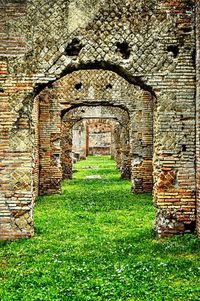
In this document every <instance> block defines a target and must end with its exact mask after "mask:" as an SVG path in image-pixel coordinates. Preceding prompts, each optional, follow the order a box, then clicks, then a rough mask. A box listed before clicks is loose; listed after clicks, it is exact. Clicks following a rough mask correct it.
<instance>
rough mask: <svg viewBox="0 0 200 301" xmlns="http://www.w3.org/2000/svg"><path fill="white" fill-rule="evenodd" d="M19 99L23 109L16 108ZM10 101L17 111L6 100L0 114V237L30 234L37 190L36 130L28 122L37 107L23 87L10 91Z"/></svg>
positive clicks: (35, 112)
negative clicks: (15, 91) (0, 114)
mask: <svg viewBox="0 0 200 301" xmlns="http://www.w3.org/2000/svg"><path fill="white" fill-rule="evenodd" d="M18 85H21V87H23V85H24V84H23V83H22V84H19V83H18ZM29 86H30V87H31V83H30V84H29ZM24 99H26V101H24ZM22 101H24V106H23V109H22V110H19V111H17V110H18V108H19V107H18V106H19V105H20V103H21V102H22ZM9 102H10V103H12V104H13V106H14V107H15V109H16V111H15V112H14V111H11V110H9V106H8V104H7V105H6V102H5V106H4V108H3V109H4V111H3V114H4V115H2V118H0V144H1V145H0V149H1V151H0V169H1V171H2V172H1V178H0V181H1V184H0V209H1V210H0V240H6V239H10V240H12V239H17V238H23V237H25V238H28V237H31V236H32V235H33V232H34V231H33V219H32V210H33V203H34V199H35V194H36V193H37V187H34V185H36V181H35V173H34V168H35V166H36V161H35V158H34V155H35V130H34V124H33V122H31V120H34V121H36V120H37V118H36V117H37V108H35V110H33V108H32V104H33V99H32V98H31V97H30V96H28V94H27V95H26V93H25V92H23V91H22V92H21V93H20V92H18V93H16V94H15V93H12V94H10V97H9ZM9 102H8V103H9ZM33 111H34V113H33ZM3 116H4V117H3ZM35 126H36V127H37V124H35ZM36 169H37V168H36Z"/></svg>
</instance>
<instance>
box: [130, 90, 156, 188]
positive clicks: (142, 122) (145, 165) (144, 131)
mask: <svg viewBox="0 0 200 301" xmlns="http://www.w3.org/2000/svg"><path fill="white" fill-rule="evenodd" d="M152 110H153V100H152V96H151V94H150V93H147V92H144V94H143V98H142V99H141V101H140V103H139V104H138V109H136V110H135V111H133V112H132V113H131V117H130V120H131V129H130V144H131V164H132V173H131V178H132V191H133V192H135V193H143V192H152V190H153V166H152V157H153V112H152Z"/></svg>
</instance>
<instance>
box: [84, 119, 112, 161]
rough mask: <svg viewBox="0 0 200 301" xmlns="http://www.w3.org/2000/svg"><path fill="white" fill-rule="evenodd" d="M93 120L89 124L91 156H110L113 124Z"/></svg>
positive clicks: (89, 151)
mask: <svg viewBox="0 0 200 301" xmlns="http://www.w3.org/2000/svg"><path fill="white" fill-rule="evenodd" d="M102 121H103V120H101V119H99V120H98V119H97V120H93V122H90V123H88V124H87V126H88V135H89V147H88V154H89V155H110V151H111V131H112V128H111V124H108V123H104V122H102Z"/></svg>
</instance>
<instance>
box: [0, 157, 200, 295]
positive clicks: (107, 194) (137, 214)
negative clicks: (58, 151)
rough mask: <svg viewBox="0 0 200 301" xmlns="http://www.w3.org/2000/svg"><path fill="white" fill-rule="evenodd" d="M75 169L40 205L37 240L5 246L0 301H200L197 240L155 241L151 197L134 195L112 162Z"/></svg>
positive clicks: (84, 163) (90, 161) (85, 163)
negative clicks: (57, 192) (87, 177)
mask: <svg viewBox="0 0 200 301" xmlns="http://www.w3.org/2000/svg"><path fill="white" fill-rule="evenodd" d="M89 165H92V166H97V167H98V168H96V169H84V168H83V167H84V166H89ZM75 168H76V169H77V170H78V171H77V172H75V173H74V179H73V180H69V181H64V182H63V185H62V194H61V195H54V196H44V197H40V198H39V199H38V201H37V204H36V206H35V236H34V237H33V238H32V239H30V240H20V241H16V242H6V243H5V242H4V243H2V244H1V251H0V255H1V261H0V300H1V301H11V300H12V301H14V300H20V301H25V300H27V301H29V300H31V301H32V300H41V301H44V300H53V301H58V300H74V301H86V300H92V301H99V300H105V301H107V300H113V301H120V300H121V301H126V300H127V301H135V300H148V301H151V300H152V301H154V300H155V301H161V300H176V301H181V300H185V301H189V300H193V301H195V300H200V282H199V278H200V265H199V255H200V248H199V246H200V242H199V241H198V240H197V238H196V237H195V236H194V235H185V236H176V237H171V238H165V239H158V238H156V236H155V234H154V232H153V231H152V228H153V220H154V218H155V217H154V209H153V206H152V197H151V195H150V194H142V195H133V194H131V193H130V182H129V181H125V180H120V179H119V173H118V171H117V170H116V169H115V163H114V161H112V160H110V159H109V158H108V157H90V158H88V159H87V160H86V161H81V162H79V163H77V164H76V166H75ZM97 174H98V175H101V177H102V179H93V180H85V179H84V178H85V176H88V175H97Z"/></svg>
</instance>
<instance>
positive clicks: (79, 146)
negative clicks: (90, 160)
mask: <svg viewBox="0 0 200 301" xmlns="http://www.w3.org/2000/svg"><path fill="white" fill-rule="evenodd" d="M72 152H73V153H74V152H77V153H79V154H80V159H81V160H84V159H86V125H85V122H84V121H79V122H77V123H75V125H74V126H73V129H72Z"/></svg>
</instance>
